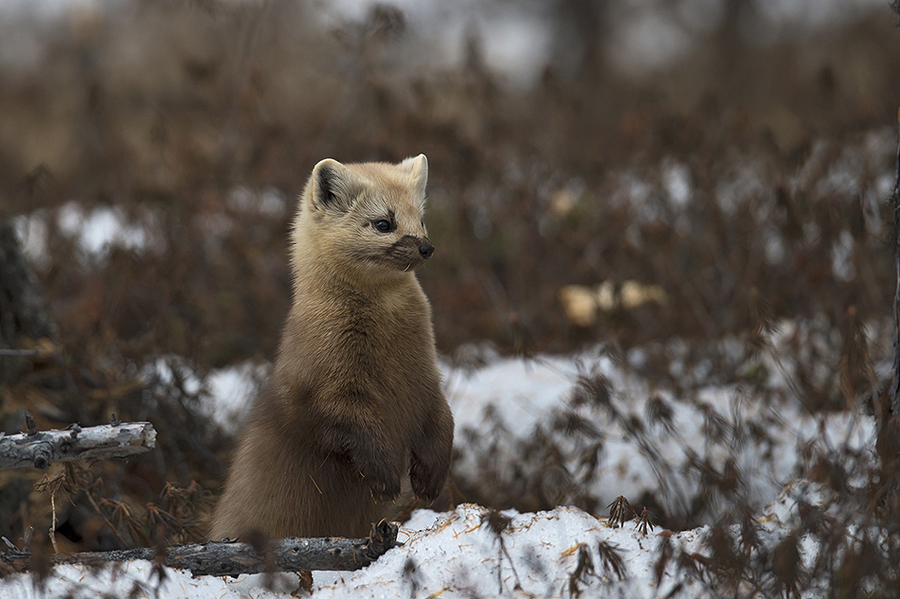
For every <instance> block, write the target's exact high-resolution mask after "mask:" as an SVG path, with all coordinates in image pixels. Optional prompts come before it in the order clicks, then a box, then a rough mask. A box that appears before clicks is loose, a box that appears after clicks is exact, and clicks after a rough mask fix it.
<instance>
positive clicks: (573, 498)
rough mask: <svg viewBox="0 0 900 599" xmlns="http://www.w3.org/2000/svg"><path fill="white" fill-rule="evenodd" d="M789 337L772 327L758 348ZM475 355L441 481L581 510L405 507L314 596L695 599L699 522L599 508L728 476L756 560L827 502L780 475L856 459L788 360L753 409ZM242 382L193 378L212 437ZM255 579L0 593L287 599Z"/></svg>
mask: <svg viewBox="0 0 900 599" xmlns="http://www.w3.org/2000/svg"><path fill="white" fill-rule="evenodd" d="M795 326H796V325H794V324H792V323H784V324H783V325H782V326H781V327H776V329H775V331H774V332H773V333H772V337H773V339H776V340H777V338H778V335H779V334H783V333H784V329H785V328H788V329H790V327H795ZM479 351H480V350H479ZM476 353H477V352H476ZM478 358H479V360H480V361H481V362H487V365H485V366H483V367H480V368H474V369H472V368H461V367H457V368H453V367H450V366H445V367H444V370H445V377H446V390H447V396H448V399H449V401H450V403H451V406H452V408H453V411H454V414H455V417H456V452H457V456H456V461H455V463H454V471H455V475H456V477H457V478H458V480H461V481H464V482H466V484H471V485H473V486H477V485H479V484H480V485H482V486H483V485H485V484H492V485H495V486H496V487H497V488H498V489H499V490H500V492H499V494H498V497H499V498H500V500H509V498H510V497H513V496H515V497H516V498H517V501H518V503H517V505H521V504H522V502H523V500H522V497H523V496H524V497H526V498H527V497H528V493H529V492H532V493H533V494H534V501H536V502H537V503H538V504H544V505H545V504H546V502H547V501H555V503H553V504H552V505H560V506H565V505H576V504H577V505H593V506H596V507H595V509H593V510H592V511H593V514H591V513H587V512H585V511H582V510H581V509H578V508H575V507H556V508H554V509H552V510H549V511H536V512H530V513H519V512H517V511H514V510H509V511H504V512H499V513H498V512H492V511H491V510H488V509H487V508H484V507H481V506H477V505H473V504H462V505H459V506H458V507H457V508H456V509H455V510H454V511H451V512H447V513H435V512H432V511H427V510H419V511H416V512H414V514H413V516H412V519H411V520H410V521H408V522H407V523H406V524H405V525H404V526H403V528H402V529H401V534H400V540H401V541H402V542H403V543H404V544H403V546H402V547H398V548H395V549H393V550H391V551H390V552H388V554H386V555H385V556H383V557H382V558H381V559H380V560H379V561H378V562H376V563H375V564H373V565H372V566H370V567H368V568H366V569H364V570H360V571H356V572H345V573H331V572H317V573H316V574H315V576H314V587H315V588H314V590H315V595H316V596H321V597H397V596H409V597H428V596H437V595H440V596H441V597H472V596H478V597H493V596H507V597H533V596H537V597H562V596H576V595H577V594H578V593H580V592H585V593H586V596H604V597H634V598H641V597H648V598H649V597H666V596H669V594H670V593H674V596H681V597H713V596H716V590H715V587H714V586H711V585H710V584H708V580H707V579H704V577H703V576H701V575H699V574H696V572H695V574H693V575H692V574H691V570H690V569H686V568H685V567H684V564H685V563H686V561H685V556H693V557H691V558H690V559H695V558H697V556H700V558H699V559H704V558H705V557H708V556H709V555H710V552H711V551H712V550H711V547H712V544H711V543H710V536H711V534H713V533H712V532H711V531H713V530H714V528H711V527H710V525H704V526H701V527H699V528H695V529H691V530H686V531H681V532H672V531H668V530H664V529H661V528H660V527H658V526H657V527H655V528H651V529H648V530H642V529H641V527H640V526H638V525H637V524H636V522H637V521H636V520H631V521H628V522H625V523H624V525H622V526H614V524H616V523H615V522H610V521H609V520H608V519H607V518H606V517H604V516H605V514H606V513H607V509H606V506H607V504H608V503H610V502H612V501H613V500H614V499H615V498H616V497H617V496H620V495H622V496H625V497H627V498H629V500H630V501H631V502H632V503H635V506H634V507H635V508H636V509H637V510H640V509H641V507H642V506H641V505H640V504H639V503H636V502H637V501H638V500H639V498H641V497H654V498H656V499H657V500H658V501H659V502H660V504H661V505H663V507H664V508H665V509H666V511H667V512H668V513H669V514H670V515H675V516H678V515H682V516H686V515H687V514H688V512H689V511H690V509H691V506H696V505H697V499H698V496H699V494H700V493H707V494H708V493H709V488H708V485H705V483H704V481H703V480H702V478H703V476H701V474H702V473H706V474H707V475H710V476H715V475H718V476H721V477H727V476H728V475H729V473H731V474H732V475H734V480H735V481H736V482H735V484H736V485H737V487H736V488H737V490H736V491H735V492H736V493H737V492H739V493H740V495H741V497H743V498H744V500H745V502H746V505H751V506H757V508H756V509H755V511H754V512H753V514H752V515H751V516H750V521H751V522H752V527H753V528H754V530H755V535H756V536H757V537H758V538H759V539H760V541H759V542H760V546H761V547H764V548H765V547H767V548H768V549H760V550H759V551H761V552H763V553H762V555H765V554H766V553H765V551H770V552H771V551H772V550H774V548H775V546H776V545H778V543H780V542H781V541H782V540H783V539H784V538H785V537H787V536H788V535H789V534H793V533H792V528H791V527H792V526H795V525H796V519H797V514H798V512H799V511H801V506H802V509H803V510H807V511H808V510H809V506H810V505H817V504H818V505H821V506H822V509H823V510H825V509H828V508H829V505H830V501H831V500H830V499H829V494H828V492H827V491H825V490H824V489H823V488H822V487H820V486H818V485H815V484H812V483H808V482H806V481H804V480H802V478H797V477H801V476H802V475H804V474H805V473H806V472H807V471H808V466H809V461H811V460H814V459H816V456H817V455H833V454H834V453H835V452H851V453H852V452H857V451H861V452H863V453H865V452H866V448H867V447H874V440H873V434H874V433H873V431H874V422H873V420H872V419H871V418H870V417H867V416H862V415H857V416H851V415H849V414H848V413H835V414H831V415H829V416H819V417H811V416H809V415H807V414H806V413H804V412H803V410H802V409H801V408H800V406H799V405H798V404H797V402H796V401H792V399H791V398H790V393H789V391H790V385H789V384H788V383H787V382H786V381H787V380H788V379H789V378H790V364H788V365H787V366H785V365H784V364H781V366H780V370H778V369H776V367H775V365H774V364H769V367H770V368H771V369H772V371H773V372H775V371H776V370H778V372H779V373H780V374H779V376H772V377H771V379H772V380H771V382H770V386H772V387H774V388H776V390H781V391H784V393H781V394H775V397H776V399H772V398H768V399H766V400H763V399H762V398H759V397H754V396H751V395H750V394H749V393H748V392H747V391H746V390H744V389H742V388H740V387H739V386H735V385H720V386H703V385H702V384H701V383H698V385H697V387H696V389H695V390H693V391H691V392H690V393H683V394H682V395H681V396H676V395H675V393H674V392H672V391H668V390H665V389H654V388H651V386H650V384H649V383H648V382H647V381H645V380H642V379H641V378H640V377H639V376H637V375H636V374H634V372H635V369H634V368H633V364H634V363H640V362H641V360H642V356H641V355H640V353H637V354H632V355H629V356H628V357H624V358H623V357H621V356H616V355H614V354H611V353H610V352H607V351H605V350H604V349H602V348H598V349H597V350H594V351H590V352H585V353H584V354H581V355H578V356H575V357H566V358H563V357H540V358H537V359H531V360H527V361H526V360H519V359H499V358H496V357H493V356H491V355H490V352H486V353H485V352H482V355H479V356H478ZM755 359H760V358H759V357H757V358H755ZM479 360H476V361H479ZM761 360H762V362H765V361H766V358H765V356H763V357H762V358H761ZM172 364H173V362H172V361H167V360H159V361H157V362H156V363H155V364H154V365H152V366H150V367H148V370H147V376H152V375H153V373H156V375H157V376H160V377H162V378H165V377H166V376H170V375H168V374H167V369H169V368H172ZM763 366H765V364H763ZM673 368H676V369H678V368H680V367H678V366H674V367H673ZM259 375H260V370H259V369H258V368H257V367H253V366H250V365H241V366H238V367H234V368H230V369H224V370H221V371H216V372H213V373H212V374H211V375H210V376H209V377H208V378H207V380H206V388H207V389H208V391H209V400H210V403H209V404H208V405H207V409H208V410H209V413H210V414H213V415H215V416H216V418H217V420H218V421H219V423H220V424H221V425H222V426H223V428H225V429H226V430H232V431H233V430H234V423H235V421H236V420H237V419H239V418H240V415H241V411H242V406H243V405H245V404H246V402H247V400H248V399H249V397H250V396H251V395H252V393H253V390H254V388H255V385H254V382H253V381H254V380H258V378H259ZM686 378H690V376H686ZM189 386H192V387H193V388H194V389H196V390H199V389H200V387H201V386H200V383H199V382H193V381H189V382H188V384H187V385H186V387H189ZM778 397H781V398H782V399H781V400H778V399H777V398H778ZM551 456H557V457H556V460H557V461H556V462H555V463H554V462H553V460H552V459H550V458H551ZM710 473H712V474H710ZM485 480H487V481H489V482H488V483H485V482H484V481H485ZM523 486H524V488H523ZM724 499H725V498H723V497H719V498H718V499H716V498H712V500H710V501H709V502H708V506H707V508H706V511H700V512H697V511H696V510H694V512H693V514H692V517H694V518H695V519H696V518H699V519H700V520H704V519H706V520H707V521H709V522H710V524H712V523H713V521H714V520H715V518H716V515H717V514H716V510H717V509H722V508H721V507H720V506H721V505H722V504H721V502H722V501H724ZM524 501H525V503H526V504H527V499H526V500H524ZM542 502H543V503H542ZM802 541H803V542H802V543H801V544H800V545H799V547H800V553H801V554H802V555H803V556H805V557H804V559H805V560H806V561H807V562H808V561H809V560H811V559H812V557H814V556H815V555H817V552H818V551H819V548H818V545H817V541H816V540H815V539H813V538H812V537H809V536H808V535H807V536H805V537H803V539H802ZM688 561H690V560H688ZM264 582H265V581H264V578H263V577H262V576H243V577H240V578H239V579H236V580H234V579H227V578H220V577H200V578H192V577H191V576H190V574H189V573H185V572H180V571H174V570H167V572H166V576H165V578H164V579H163V580H159V579H158V578H156V577H155V575H154V574H153V568H152V565H151V564H150V563H148V562H134V563H130V564H125V565H121V566H113V567H110V568H106V569H104V570H99V571H92V570H89V569H86V568H81V567H78V566H64V567H59V568H57V570H56V572H55V573H54V575H53V576H51V577H50V578H49V579H47V580H46V581H45V585H44V587H43V589H41V588H38V587H36V586H34V584H33V583H32V580H31V578H30V576H27V575H17V576H10V577H7V578H6V579H4V580H3V581H0V597H11V598H15V599H19V598H22V599H25V598H32V597H34V598H37V597H54V598H56V597H58V598H63V597H76V598H80V597H97V596H100V595H102V594H104V593H107V594H111V596H115V597H128V596H146V597H164V598H182V597H184V598H187V597H201V598H205V597H210V598H212V597H216V598H231V597H254V598H260V599H262V598H266V597H287V596H289V591H290V590H291V587H292V585H294V584H295V579H294V578H293V577H292V576H287V575H286V577H283V578H282V579H280V581H279V586H276V588H274V589H270V588H266V587H265V584H264ZM814 586H815V585H813V587H814ZM133 591H134V592H136V594H134V595H133V594H132V592H133ZM286 593H287V594H286ZM820 595H821V592H820V591H816V590H809V591H806V592H805V593H804V596H810V597H817V596H820Z"/></svg>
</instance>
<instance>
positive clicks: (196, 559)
mask: <svg viewBox="0 0 900 599" xmlns="http://www.w3.org/2000/svg"><path fill="white" fill-rule="evenodd" d="M396 545H397V525H396V524H391V523H389V522H386V521H384V520H382V521H381V522H380V523H378V524H377V525H374V526H373V527H372V533H371V534H370V535H369V538H368V539H341V538H318V539H297V538H287V539H282V540H279V541H272V542H271V543H269V544H268V547H267V548H266V549H265V550H263V551H258V550H257V549H255V548H254V547H253V546H252V545H250V544H248V543H228V542H209V543H197V544H192V545H177V546H174V547H169V548H168V549H167V550H166V553H165V559H164V560H163V562H162V563H163V564H164V565H166V566H168V567H170V568H177V569H180V570H190V571H191V573H192V574H193V575H194V576H202V575H213V576H238V575H240V574H258V573H260V572H266V571H270V572H272V571H284V572H304V571H309V570H358V569H360V568H364V567H366V566H368V565H369V564H371V563H372V562H374V561H375V560H377V559H378V558H379V557H381V556H382V555H384V554H385V553H387V551H388V550H389V549H391V548H393V547H395V546H396ZM156 557H157V550H155V549H131V550H126V551H103V552H90V553H73V554H70V555H50V556H44V558H49V560H50V562H51V563H52V564H54V565H57V564H85V565H87V566H93V567H98V566H103V565H105V564H108V563H109V562H127V561H132V560H137V559H144V560H150V561H153V560H155V559H156ZM35 561H41V560H35ZM32 563H34V562H33V561H32V555H31V554H30V553H27V552H24V551H6V552H2V553H0V564H2V565H0V571H2V570H3V569H4V568H3V565H5V566H6V570H7V571H8V572H27V571H28V570H29V566H30V564H32Z"/></svg>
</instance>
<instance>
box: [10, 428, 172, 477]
mask: <svg viewBox="0 0 900 599" xmlns="http://www.w3.org/2000/svg"><path fill="white" fill-rule="evenodd" d="M154 447H156V429H154V428H153V425H152V424H150V423H149V422H126V423H113V424H103V425H100V426H91V427H88V428H81V427H80V426H78V425H77V424H73V425H72V426H70V427H69V428H68V429H66V430H62V431H60V430H51V431H40V432H38V431H35V432H28V433H22V434H19V435H3V434H2V433H0V470H8V469H11V468H26V467H29V466H34V467H35V468H42V469H43V468H46V467H47V466H49V465H50V464H52V463H54V462H70V461H73V460H84V459H104V458H106V459H108V458H124V457H129V456H133V455H137V454H140V453H144V452H145V451H149V450H151V449H153V448H154Z"/></svg>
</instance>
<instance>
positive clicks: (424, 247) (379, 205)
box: [293, 154, 434, 278]
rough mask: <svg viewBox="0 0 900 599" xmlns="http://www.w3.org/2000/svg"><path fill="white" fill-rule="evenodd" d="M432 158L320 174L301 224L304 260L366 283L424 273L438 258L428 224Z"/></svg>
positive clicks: (329, 167) (297, 234) (330, 168)
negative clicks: (370, 279)
mask: <svg viewBox="0 0 900 599" xmlns="http://www.w3.org/2000/svg"><path fill="white" fill-rule="evenodd" d="M427 181H428V160H427V159H426V158H425V155H424V154H419V155H418V156H416V157H415V158H407V159H406V160H404V161H403V162H401V163H400V164H396V165H395V164H387V163H380V162H371V163H361V164H341V163H340V162H337V161H336V160H332V159H330V158H327V159H325V160H322V161H321V162H319V163H318V164H317V165H316V166H315V168H314V169H313V172H312V175H311V176H310V179H309V182H308V183H307V185H306V191H305V192H304V194H303V198H302V199H301V202H300V209H299V211H298V214H297V219H296V221H295V223H294V235H293V239H294V245H295V250H294V251H295V260H296V259H301V258H302V254H304V253H309V254H313V255H310V256H308V257H309V258H313V259H315V260H316V261H319V262H324V263H326V264H328V265H330V266H333V267H335V269H336V270H337V271H338V272H343V273H346V274H348V275H351V273H353V274H352V276H354V278H358V277H360V276H363V277H372V276H374V277H376V278H381V277H383V276H388V277H390V276H391V275H392V273H394V274H396V273H403V272H408V271H412V270H414V269H416V268H417V267H418V266H420V265H421V264H423V263H424V262H425V261H426V260H428V258H430V257H431V255H432V254H433V253H434V246H433V245H432V244H431V241H430V240H429V239H428V235H427V233H426V231H425V222H424V220H423V216H424V209H425V185H426V183H427Z"/></svg>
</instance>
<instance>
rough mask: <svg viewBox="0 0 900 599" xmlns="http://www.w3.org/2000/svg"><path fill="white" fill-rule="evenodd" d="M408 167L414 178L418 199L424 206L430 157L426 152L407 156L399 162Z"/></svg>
mask: <svg viewBox="0 0 900 599" xmlns="http://www.w3.org/2000/svg"><path fill="white" fill-rule="evenodd" d="M399 166H400V168H402V169H406V171H407V172H408V173H409V176H410V177H411V178H412V184H413V187H414V188H415V190H416V199H417V201H419V202H420V203H421V204H422V205H423V206H424V204H425V186H426V185H427V184H428V159H427V158H425V154H419V155H418V156H416V157H415V158H407V159H406V160H404V161H403V162H401V163H400V164H399Z"/></svg>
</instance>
